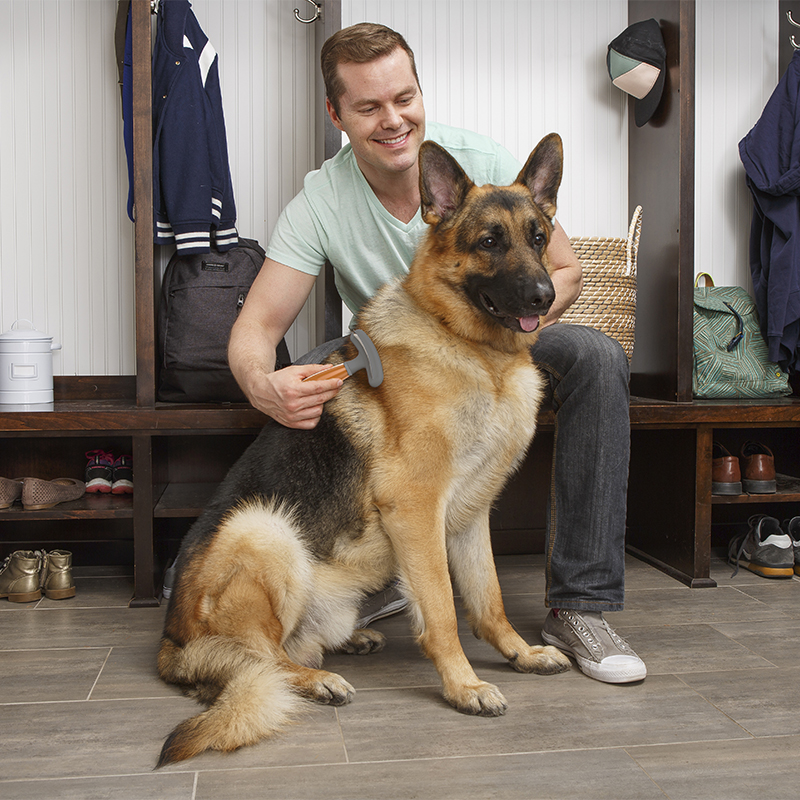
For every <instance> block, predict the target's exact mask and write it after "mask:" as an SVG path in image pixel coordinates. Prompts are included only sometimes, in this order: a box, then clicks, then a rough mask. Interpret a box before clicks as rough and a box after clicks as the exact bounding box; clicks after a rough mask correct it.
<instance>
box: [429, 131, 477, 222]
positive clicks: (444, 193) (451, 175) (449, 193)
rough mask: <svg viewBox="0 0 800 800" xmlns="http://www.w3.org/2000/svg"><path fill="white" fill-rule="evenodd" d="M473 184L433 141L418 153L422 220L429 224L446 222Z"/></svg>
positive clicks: (448, 154) (448, 155) (447, 154)
mask: <svg viewBox="0 0 800 800" xmlns="http://www.w3.org/2000/svg"><path fill="white" fill-rule="evenodd" d="M472 185H473V184H472V181H471V180H470V179H469V178H468V177H467V173H466V172H464V170H463V169H461V166H460V164H459V163H458V161H456V160H455V159H454V158H453V156H451V155H450V153H448V152H447V150H445V149H444V148H443V147H442V146H441V145H438V144H436V142H423V143H422V146H421V147H420V150H419V194H420V199H421V201H422V219H424V220H425V222H427V223H428V224H429V225H435V224H437V223H439V222H442V221H443V220H446V219H447V218H448V217H449V216H450V215H451V214H452V213H453V211H455V210H456V209H457V208H458V207H459V206H460V205H461V204H462V203H463V202H464V198H465V197H466V196H467V192H468V191H469V190H470V189H471V188H472Z"/></svg>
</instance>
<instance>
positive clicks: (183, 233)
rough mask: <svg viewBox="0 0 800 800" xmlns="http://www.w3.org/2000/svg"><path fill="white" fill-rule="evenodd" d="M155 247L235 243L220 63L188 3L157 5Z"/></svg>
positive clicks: (175, 0)
mask: <svg viewBox="0 0 800 800" xmlns="http://www.w3.org/2000/svg"><path fill="white" fill-rule="evenodd" d="M153 195H154V196H153V212H154V215H153V216H154V226H155V232H154V240H155V243H156V244H171V243H172V242H174V243H175V244H176V246H177V248H178V250H179V251H180V252H182V253H187V254H188V253H207V252H209V250H210V245H211V243H212V242H213V243H214V244H215V246H216V248H217V249H218V250H221V251H225V250H230V249H231V248H232V247H235V246H236V244H237V243H238V235H237V232H236V206H235V203H234V199H233V185H232V183H231V174H230V167H229V164H228V146H227V139H226V136H225V119H224V117H223V113H222V93H221V91H220V85H219V67H218V57H217V53H216V51H215V50H214V47H213V46H212V44H211V42H210V41H209V40H208V37H207V36H206V35H205V34H204V33H203V31H202V29H201V28H200V25H199V23H198V22H197V19H196V18H195V16H194V13H193V12H192V10H191V3H189V2H188V0H161V3H160V4H159V10H158V26H157V33H156V41H155V46H154V49H153Z"/></svg>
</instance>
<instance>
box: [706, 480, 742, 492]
mask: <svg viewBox="0 0 800 800" xmlns="http://www.w3.org/2000/svg"><path fill="white" fill-rule="evenodd" d="M741 493H742V484H741V481H740V482H739V483H712V484H711V494H723V495H728V494H730V495H734V494H741Z"/></svg>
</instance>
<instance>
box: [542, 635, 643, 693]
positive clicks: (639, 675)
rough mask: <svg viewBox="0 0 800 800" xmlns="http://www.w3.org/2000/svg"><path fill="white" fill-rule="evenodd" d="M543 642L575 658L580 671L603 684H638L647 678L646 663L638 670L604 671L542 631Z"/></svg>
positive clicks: (556, 638) (596, 664) (559, 640)
mask: <svg viewBox="0 0 800 800" xmlns="http://www.w3.org/2000/svg"><path fill="white" fill-rule="evenodd" d="M542 641H543V642H544V643H545V644H549V645H552V646H553V647H557V648H558V649H559V650H561V652H562V653H566V654H567V655H568V656H571V657H572V658H574V659H575V661H577V662H578V668H579V669H580V671H581V672H583V673H584V675H588V676H589V677H590V678H594V679H595V680H596V681H601V682H602V683H636V682H637V681H643V680H644V679H645V678H646V677H647V668H646V667H645V666H644V662H641V664H642V666H641V667H637V668H636V669H629V670H624V669H616V670H614V672H608V671H607V670H606V671H603V669H602V667H601V666H600V665H599V664H598V663H597V662H596V661H592V660H591V659H589V658H585V657H584V656H581V655H578V654H577V653H576V652H575V651H574V650H573V649H572V648H571V647H570V646H569V645H568V644H566V643H565V642H562V641H561V639H559V638H558V637H557V636H553V635H552V634H551V633H545V632H544V631H542Z"/></svg>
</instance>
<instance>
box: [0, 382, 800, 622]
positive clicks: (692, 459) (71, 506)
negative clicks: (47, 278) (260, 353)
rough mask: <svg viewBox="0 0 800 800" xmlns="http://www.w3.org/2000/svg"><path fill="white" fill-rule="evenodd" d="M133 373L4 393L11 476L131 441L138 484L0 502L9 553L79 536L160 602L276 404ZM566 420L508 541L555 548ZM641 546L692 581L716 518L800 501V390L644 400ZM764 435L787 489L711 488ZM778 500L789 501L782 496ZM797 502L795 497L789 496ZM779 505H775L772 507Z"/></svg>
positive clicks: (634, 496) (532, 477)
mask: <svg viewBox="0 0 800 800" xmlns="http://www.w3.org/2000/svg"><path fill="white" fill-rule="evenodd" d="M133 388H134V379H133V378H56V382H55V389H56V397H57V399H56V402H55V403H54V404H53V405H52V407H51V408H48V407H43V410H37V411H33V410H26V411H16V410H4V409H3V408H2V407H0V437H2V440H3V441H2V453H3V459H2V463H3V470H4V473H3V474H4V476H5V477H17V476H25V475H30V476H34V477H43V478H46V479H52V478H56V477H82V476H83V469H84V465H85V462H86V459H85V457H84V453H85V452H86V451H88V450H92V449H96V448H100V449H105V450H113V451H114V452H116V453H118V454H122V453H130V454H131V455H132V456H133V464H134V487H135V488H134V493H133V495H132V496H120V497H116V496H110V495H106V496H98V495H85V496H84V497H83V498H81V499H79V500H75V501H72V502H68V503H62V504H60V505H58V506H55V507H54V508H52V509H47V510H43V511H25V510H23V509H22V507H21V506H20V505H15V506H12V508H10V509H5V510H1V511H0V557H4V556H5V555H7V554H8V553H9V552H12V551H13V550H16V549H30V548H39V547H46V548H48V549H53V548H60V547H61V548H65V549H68V550H71V551H73V552H74V553H75V560H76V563H80V564H130V563H132V564H133V567H134V576H135V591H134V596H133V598H132V600H131V605H132V606H151V605H158V603H159V593H160V581H161V575H162V573H163V569H164V567H165V566H166V563H167V560H168V559H169V558H170V557H172V556H174V553H175V550H176V548H177V544H178V542H179V540H180V537H181V536H182V535H183V533H184V532H185V531H186V530H187V529H188V526H189V525H190V524H191V522H192V520H193V519H194V518H196V517H197V515H198V514H199V513H200V512H201V511H202V509H203V507H204V506H205V504H206V502H207V501H208V499H209V497H210V494H211V492H212V491H213V488H214V486H216V484H217V483H218V482H219V481H220V480H221V479H222V478H223V477H224V475H225V473H226V472H227V470H228V468H229V467H230V466H231V464H233V462H234V461H235V460H236V458H238V456H239V455H240V453H241V452H242V451H243V450H244V449H245V447H246V446H247V445H248V444H249V443H250V442H251V441H252V440H253V439H254V438H255V436H256V435H257V434H258V431H259V430H260V429H261V426H262V425H263V423H264V420H265V417H264V416H263V415H262V414H261V413H260V412H258V411H255V410H254V409H252V408H250V407H249V406H245V405H220V406H212V405H202V406H201V405H172V404H162V403H155V404H153V405H151V406H148V407H143V406H137V405H136V402H135V400H134V399H133V396H134V395H133ZM553 433H554V421H553V415H552V412H550V411H549V410H543V411H542V414H541V417H540V420H539V432H538V434H537V436H536V439H535V440H534V444H533V446H532V448H531V452H530V454H529V456H528V458H527V459H526V461H525V462H524V464H523V466H522V468H521V470H520V471H519V473H517V475H515V476H514V478H513V479H512V480H511V482H510V483H509V485H508V486H507V488H506V490H505V491H504V493H503V495H502V496H501V498H500V500H499V501H498V504H497V507H496V509H495V511H494V514H493V517H492V537H493V543H494V546H495V550H496V552H497V553H531V552H543V550H544V528H545V522H544V520H545V508H546V505H545V504H546V500H547V496H548V489H549V484H550V459H551V452H552V443H553ZM631 439H632V454H631V472H630V485H629V493H628V534H627V537H628V538H627V542H628V548H629V551H630V552H631V553H633V554H635V555H636V556H638V557H639V558H642V559H644V560H645V561H648V562H649V563H651V564H653V565H655V566H657V567H659V568H660V569H662V570H664V571H665V572H667V573H668V574H670V575H672V576H673V577H675V578H676V579H678V580H680V581H683V582H684V583H686V584H687V585H689V586H692V587H697V588H700V587H709V586H714V585H715V583H714V581H713V580H712V579H711V578H710V575H709V569H710V559H711V547H712V543H713V542H712V525H714V527H716V526H717V524H719V525H722V526H724V525H733V524H741V523H742V521H746V519H747V517H748V516H750V515H751V514H752V513H757V512H758V511H763V513H771V514H772V515H773V516H777V517H779V518H783V517H784V516H789V515H794V514H798V513H800V457H798V455H797V454H798V453H800V399H796V398H788V399H784V400H780V401H771V402H768V401H763V402H750V401H741V402H730V401H728V402H718V401H695V402H692V403H667V402H662V401H655V400H648V399H644V398H639V397H634V398H632V400H631ZM716 439H719V440H721V441H723V442H724V443H725V445H726V447H727V448H728V449H729V450H730V451H731V452H732V453H735V452H738V450H739V448H740V446H741V444H742V443H743V442H745V441H747V440H750V439H757V440H758V441H761V442H764V443H765V444H767V445H768V446H769V447H770V448H771V449H772V450H773V452H774V453H775V460H776V465H777V468H778V472H779V473H780V475H779V487H778V492H777V493H776V494H775V495H767V496H747V495H742V496H739V497H712V496H711V449H712V442H713V441H714V440H716ZM776 504H782V505H781V506H780V507H779V509H778V510H775V505H776ZM784 504H786V505H784ZM771 508H772V509H773V510H770V509H771Z"/></svg>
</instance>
